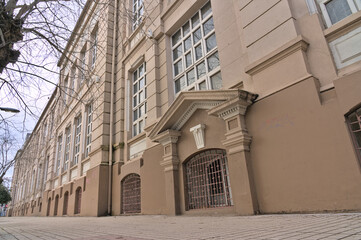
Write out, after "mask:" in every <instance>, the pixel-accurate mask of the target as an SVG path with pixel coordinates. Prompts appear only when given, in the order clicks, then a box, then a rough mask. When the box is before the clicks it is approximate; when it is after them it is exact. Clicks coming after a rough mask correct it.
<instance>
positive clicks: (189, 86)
mask: <svg viewBox="0 0 361 240" xmlns="http://www.w3.org/2000/svg"><path fill="white" fill-rule="evenodd" d="M208 4H210V1H208V2H207V3H206V4H204V5H203V6H202V7H201V8H200V9H199V10H198V11H197V12H196V13H195V14H194V15H193V16H192V17H191V18H190V19H188V20H187V21H186V22H185V23H184V24H183V25H182V27H180V28H179V29H177V31H175V34H173V35H172V37H171V39H170V40H171V46H172V54H171V56H172V74H173V75H172V76H173V86H174V94H175V95H177V94H178V93H179V92H181V91H193V90H211V89H219V88H212V84H211V77H213V76H216V75H217V74H221V67H220V63H219V65H218V66H217V67H215V68H214V69H212V70H210V69H209V65H208V59H209V57H211V56H213V55H214V54H218V61H219V53H218V46H217V43H216V46H215V47H214V48H213V49H210V50H209V51H208V52H207V49H206V40H207V39H208V38H209V37H211V36H212V35H214V37H215V38H216V33H215V28H213V29H212V30H210V31H209V30H208V33H206V34H205V32H204V24H205V23H206V22H207V21H208V20H210V19H211V18H213V25H214V16H213V11H212V7H211V8H210V10H211V11H210V13H208V15H206V16H205V17H204V18H203V17H202V10H203V8H205V7H206V6H207V5H208ZM197 15H198V21H199V23H197V24H196V25H194V26H192V19H194V18H195V17H196V16H197ZM187 25H188V27H189V30H188V33H184V27H185V26H187ZM198 29H200V31H201V38H200V40H198V41H197V42H196V43H195V42H194V39H193V38H194V33H195V32H196V31H197V30H198ZM178 32H180V34H181V38H180V40H178V41H177V42H176V43H173V37H174V36H175V35H177V33H178ZM187 39H190V41H191V42H190V45H191V46H190V47H189V48H188V49H185V42H186V40H187ZM216 41H217V40H216ZM199 46H200V47H201V51H202V57H199V58H198V59H197V60H196V51H195V49H196V48H198V47H199ZM178 47H181V49H182V53H181V54H180V55H179V56H178V57H177V58H175V57H174V52H175V50H176V49H177V48H178ZM189 54H190V56H191V60H192V63H191V64H190V65H189V66H186V56H187V55H189ZM179 62H181V64H182V70H181V71H180V72H179V73H178V74H175V64H176V63H179ZM202 63H204V64H205V71H206V72H205V74H204V75H202V76H201V77H199V78H198V76H197V75H198V74H197V66H199V65H200V64H202ZM192 71H193V74H194V82H192V83H189V82H188V79H187V74H188V73H190V72H192ZM182 79H183V81H184V82H185V87H184V88H182V87H181V86H182V84H181V83H180V90H179V91H177V88H176V82H177V81H181V80H182ZM221 81H222V80H221ZM204 83H205V86H206V89H200V88H201V84H204ZM202 86H204V85H202Z"/></svg>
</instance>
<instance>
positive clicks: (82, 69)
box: [78, 46, 86, 88]
mask: <svg viewBox="0 0 361 240" xmlns="http://www.w3.org/2000/svg"><path fill="white" fill-rule="evenodd" d="M85 53H86V46H84V47H83V49H82V50H81V52H80V69H79V72H80V74H79V75H80V80H79V86H78V88H80V86H81V85H82V84H83V82H84V81H85V66H86V55H85Z"/></svg>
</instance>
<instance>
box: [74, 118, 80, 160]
mask: <svg viewBox="0 0 361 240" xmlns="http://www.w3.org/2000/svg"><path fill="white" fill-rule="evenodd" d="M74 126H75V131H74V154H73V155H74V156H73V163H74V164H78V162H79V159H80V142H81V126H82V117H81V115H79V116H78V117H76V118H75V121H74Z"/></svg>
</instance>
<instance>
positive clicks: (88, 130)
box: [85, 103, 93, 157]
mask: <svg viewBox="0 0 361 240" xmlns="http://www.w3.org/2000/svg"><path fill="white" fill-rule="evenodd" d="M86 114H87V118H86V136H85V157H88V156H89V153H90V152H91V143H92V130H93V129H92V125H93V103H92V104H89V105H88V106H87V110H86Z"/></svg>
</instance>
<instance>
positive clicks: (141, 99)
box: [139, 91, 145, 103]
mask: <svg viewBox="0 0 361 240" xmlns="http://www.w3.org/2000/svg"><path fill="white" fill-rule="evenodd" d="M144 99H145V96H144V91H141V92H139V103H141V102H143V101H144Z"/></svg>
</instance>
